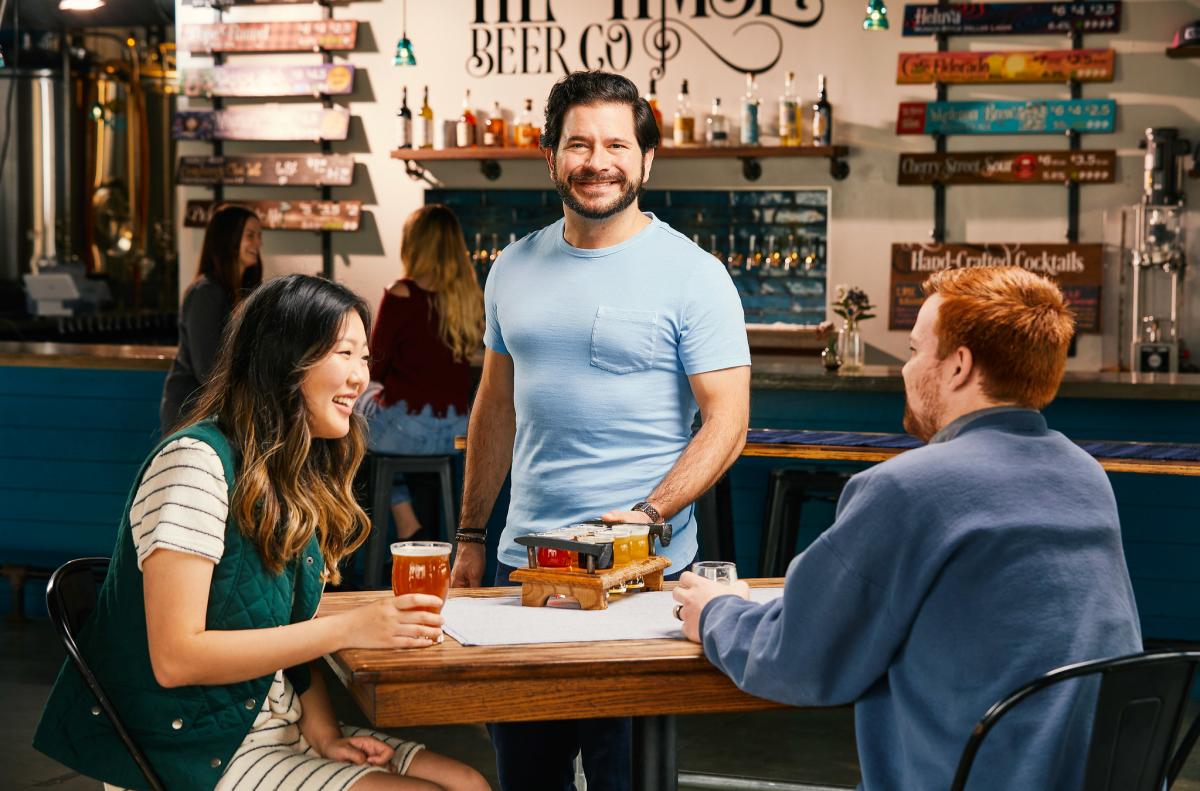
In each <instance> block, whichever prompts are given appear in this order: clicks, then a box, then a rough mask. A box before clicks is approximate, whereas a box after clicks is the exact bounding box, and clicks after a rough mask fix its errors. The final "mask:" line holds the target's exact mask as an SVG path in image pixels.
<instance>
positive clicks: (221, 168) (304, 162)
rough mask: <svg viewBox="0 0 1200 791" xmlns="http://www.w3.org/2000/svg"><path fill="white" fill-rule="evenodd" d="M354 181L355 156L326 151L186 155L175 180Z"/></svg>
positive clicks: (341, 183) (325, 183) (204, 182)
mask: <svg viewBox="0 0 1200 791" xmlns="http://www.w3.org/2000/svg"><path fill="white" fill-rule="evenodd" d="M353 180H354V157H352V156H345V155H333V154H329V155H325V154H250V155H241V156H218V157H206V156H185V157H180V159H179V170H178V172H177V173H176V181H177V182H178V183H180V184H195V185H201V186H206V187H211V186H213V185H215V184H232V185H242V184H251V185H255V186H286V185H300V186H314V187H348V186H350V184H351V182H352V181H353Z"/></svg>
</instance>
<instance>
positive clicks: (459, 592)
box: [317, 579, 785, 791]
mask: <svg viewBox="0 0 1200 791" xmlns="http://www.w3.org/2000/svg"><path fill="white" fill-rule="evenodd" d="M748 582H749V583H750V584H751V585H752V586H755V587H771V586H776V587H777V586H780V585H782V584H783V580H782V579H769V580H748ZM671 585H672V583H667V585H666V587H668V588H669V587H671ZM519 590H520V589H519V588H515V587H514V588H476V589H471V590H466V589H456V590H452V591H451V592H450V595H451V597H458V596H516V595H517V594H518V592H519ZM387 595H390V594H389V592H388V591H364V592H354V593H326V594H325V595H324V597H322V599H321V607H320V609H319V610H318V612H317V617H321V616H324V615H332V614H334V613H338V612H343V611H345V610H348V609H351V608H353V607H356V606H359V605H362V604H366V603H368V602H371V601H373V600H375V599H377V598H379V597H381V596H387ZM325 659H326V661H327V662H329V665H330V666H331V667H332V668H333V671H334V673H336V674H337V676H338V678H339V679H341V681H342V683H343V684H345V686H346V689H348V690H349V691H350V694H351V696H352V697H353V698H354V700H355V701H356V702H357V703H358V705H359V708H361V709H362V711H363V713H364V714H366V716H367V719H368V720H369V721H370V722H371V724H372V725H374V726H376V727H379V728H397V727H403V726H407V725H450V724H463V723H476V722H521V721H529V720H548V719H555V720H562V719H583V718H588V717H634V718H635V720H634V762H633V766H634V786H633V787H634V789H635V790H637V791H674V789H675V788H676V773H677V771H676V763H675V720H674V715H676V714H707V713H714V712H726V711H758V710H764V709H778V708H785V707H784V706H783V705H782V704H778V703H773V702H771V701H768V700H763V699H762V698H756V697H754V696H752V695H748V694H746V693H745V692H742V691H741V690H739V689H738V688H737V687H736V686H734V685H733V682H731V681H730V680H729V679H728V678H727V677H726V676H725V675H724V674H722V673H721V672H720V671H719V670H717V669H716V668H715V667H714V666H713V665H712V663H710V662H709V661H708V660H707V659H706V658H705V657H704V652H703V651H702V650H701V648H700V646H698V645H696V644H695V643H692V642H689V641H687V640H684V639H682V638H681V639H679V640H614V641H604V642H591V643H557V644H536V645H514V646H463V645H460V644H459V643H458V642H457V641H455V640H454V639H453V638H451V637H450V636H448V635H447V637H446V641H445V643H443V644H442V645H437V646H431V647H429V648H419V649H414V650H409V651H388V650H366V649H357V650H345V651H338V652H337V653H336V654H332V655H330V656H327V657H326V658H325Z"/></svg>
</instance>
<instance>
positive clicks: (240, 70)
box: [179, 63, 354, 97]
mask: <svg viewBox="0 0 1200 791" xmlns="http://www.w3.org/2000/svg"><path fill="white" fill-rule="evenodd" d="M179 88H180V91H181V92H182V93H183V95H184V96H190V97H197V96H322V95H326V96H345V95H347V94H349V93H350V92H352V91H353V90H354V67H353V66H352V65H350V64H349V63H314V64H313V65H311V66H217V67H216V68H212V69H182V70H181V71H180V73H179Z"/></svg>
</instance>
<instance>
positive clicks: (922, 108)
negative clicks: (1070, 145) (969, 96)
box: [896, 99, 1117, 135]
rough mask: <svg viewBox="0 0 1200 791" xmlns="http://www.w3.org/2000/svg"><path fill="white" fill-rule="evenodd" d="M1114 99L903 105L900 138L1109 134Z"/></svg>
mask: <svg viewBox="0 0 1200 791" xmlns="http://www.w3.org/2000/svg"><path fill="white" fill-rule="evenodd" d="M1116 115H1117V103H1116V102H1114V101H1113V100H1112V99H1061V100H1060V99H1032V100H1029V101H1019V102H928V103H926V102H902V103H901V104H900V114H899V117H898V118H897V119H896V134H898V135H934V134H940V135H1015V134H1024V135H1043V134H1056V133H1059V132H1069V131H1075V132H1111V131H1113V127H1114V123H1115V119H1116Z"/></svg>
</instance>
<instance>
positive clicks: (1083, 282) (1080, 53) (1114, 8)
mask: <svg viewBox="0 0 1200 791" xmlns="http://www.w3.org/2000/svg"><path fill="white" fill-rule="evenodd" d="M1120 21H1121V3H1120V2H1118V1H1114V2H1054V3H1050V2H1025V3H969V4H965V3H948V2H940V3H925V4H910V5H907V6H905V8H904V25H903V35H905V36H934V37H935V38H936V40H937V51H936V52H913V53H901V54H900V55H899V58H898V61H897V67H896V83H897V84H899V85H923V84H924V85H933V86H935V88H936V89H937V97H936V100H935V101H932V102H903V103H901V104H900V106H899V108H898V113H897V119H896V134H898V135H930V136H932V138H933V140H934V142H935V151H934V152H932V153H924V154H907V153H906V154H900V158H899V168H898V171H899V175H898V184H899V185H900V186H928V187H932V188H933V190H934V213H933V214H934V216H933V223H934V225H933V231H932V233H931V236H932V238H933V243H932V244H920V243H911V244H897V245H893V259H894V260H893V266H892V278H891V283H890V294H889V301H890V302H891V305H892V314H891V315H892V317H893V320H892V322H891V324H890V325H889V326H890V328H891V329H909V328H911V327H912V322H913V321H914V319H915V316H916V311H915V309H914V307H913V306H914V305H919V302H920V299H921V295H920V293H919V284H918V285H917V286H914V282H916V281H919V280H920V279H921V278H922V277H923V275H924V270H923V269H922V267H921V265H920V262H917V263H916V264H914V265H913V266H912V267H910V266H908V264H911V263H912V262H911V261H909V259H911V258H913V257H914V256H923V257H924V258H925V259H929V260H932V259H934V258H937V257H943V258H946V259H947V261H949V260H950V259H954V260H956V261H957V260H960V259H962V260H975V259H980V260H983V259H986V260H989V261H995V262H1004V261H1007V262H1009V263H1013V264H1017V265H1023V266H1027V267H1029V268H1033V269H1037V270H1038V271H1044V272H1046V273H1047V274H1051V275H1052V276H1055V277H1056V279H1057V280H1058V281H1059V282H1060V284H1062V285H1064V288H1067V287H1068V286H1070V291H1071V293H1072V295H1073V296H1074V301H1073V307H1075V308H1076V310H1077V311H1081V312H1082V314H1083V315H1085V316H1087V317H1088V321H1086V322H1082V323H1081V331H1084V332H1089V331H1090V332H1098V331H1099V329H1100V327H1099V310H1098V304H1099V290H1100V271H1101V269H1102V266H1101V264H1102V261H1101V260H1100V254H1099V251H1098V248H1099V246H1098V245H1081V244H1079V243H1078V242H1079V230H1078V229H1079V187H1080V185H1082V184H1111V183H1113V182H1115V181H1116V163H1117V155H1116V151H1115V150H1112V149H1104V150H1096V149H1089V150H1083V149H1082V148H1081V146H1080V135H1081V134H1110V133H1112V132H1113V131H1115V125H1116V113H1117V105H1116V102H1115V101H1113V100H1111V99H1084V98H1083V97H1082V87H1081V86H1082V85H1083V84H1084V83H1100V82H1112V80H1113V74H1114V67H1115V59H1116V56H1115V53H1114V51H1113V50H1112V49H1085V48H1083V35H1084V34H1085V33H1115V32H1117V31H1118V30H1119V29H1120ZM969 35H987V36H1003V35H1065V36H1068V37H1069V43H1070V48H1069V49H1027V50H1006V51H1005V50H1001V51H978V52H976V51H949V49H948V38H949V37H950V36H969ZM1047 83H1064V84H1066V85H1067V86H1068V89H1069V91H1070V98H1068V99H1031V100H1027V101H1021V100H1017V101H1011V100H1010V101H947V98H946V95H947V86H949V85H984V86H988V85H997V84H1047ZM993 134H995V135H1065V136H1066V137H1067V139H1068V148H1067V149H1066V150H1063V149H1058V150H1051V149H1042V148H1039V147H1036V146H1034V147H1030V148H1029V149H1018V150H1007V151H963V152H950V151H947V149H946V144H947V137H948V136H950V135H993ZM964 184H982V185H995V184H1030V185H1060V186H1065V187H1066V189H1067V241H1068V244H1062V245H1031V244H1024V243H1019V242H1014V243H1011V244H996V245H971V244H960V245H949V244H945V241H946V238H945V237H946V232H945V229H946V202H945V188H946V187H947V186H950V185H964ZM899 259H903V261H902V262H900V261H899ZM900 263H903V264H904V265H899V264H900ZM898 266H899V268H897V267H898ZM1064 267H1065V268H1064ZM1066 272H1072V273H1074V274H1073V275H1072V276H1070V277H1066V276H1065V274H1064V273H1066ZM1064 279H1065V280H1067V281H1070V282H1069V283H1066V282H1064Z"/></svg>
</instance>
